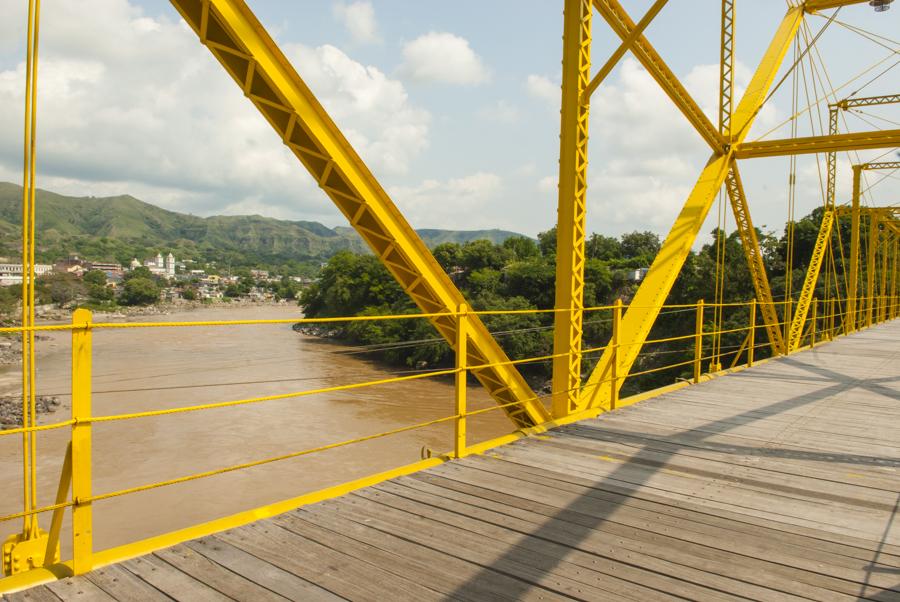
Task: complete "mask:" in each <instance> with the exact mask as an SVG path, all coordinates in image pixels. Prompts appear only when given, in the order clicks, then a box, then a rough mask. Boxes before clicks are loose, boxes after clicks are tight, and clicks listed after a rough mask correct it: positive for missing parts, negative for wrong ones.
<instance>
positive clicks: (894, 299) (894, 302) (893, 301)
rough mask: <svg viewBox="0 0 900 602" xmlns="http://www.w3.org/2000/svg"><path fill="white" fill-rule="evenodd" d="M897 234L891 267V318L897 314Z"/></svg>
mask: <svg viewBox="0 0 900 602" xmlns="http://www.w3.org/2000/svg"><path fill="white" fill-rule="evenodd" d="M898 242H900V241H898V240H897V235H896V234H895V235H894V253H893V255H894V259H893V267H892V268H891V318H894V317H895V316H896V315H897V309H898V308H897V267H898V266H897V247H898Z"/></svg>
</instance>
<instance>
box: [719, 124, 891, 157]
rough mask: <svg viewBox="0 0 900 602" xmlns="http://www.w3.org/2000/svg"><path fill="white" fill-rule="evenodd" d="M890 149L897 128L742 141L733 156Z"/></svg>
mask: <svg viewBox="0 0 900 602" xmlns="http://www.w3.org/2000/svg"><path fill="white" fill-rule="evenodd" d="M892 146H900V129H898V130H876V131H873V132H852V133H849V134H836V135H830V134H829V135H825V136H807V137H802V138H788V139H786V140H761V141H759V142H745V143H744V144H741V145H739V146H738V147H737V149H736V150H735V156H736V157H737V158H738V159H755V158H758V157H780V156H783V155H803V154H810V153H824V152H840V151H851V150H866V149H872V148H890V147H892Z"/></svg>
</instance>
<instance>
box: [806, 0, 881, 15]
mask: <svg viewBox="0 0 900 602" xmlns="http://www.w3.org/2000/svg"><path fill="white" fill-rule="evenodd" d="M867 1H868V0H807V1H806V2H805V3H804V4H803V9H804V10H805V11H806V12H808V13H814V12H816V11H819V10H828V9H829V8H837V7H839V6H849V5H850V4H862V3H863V2H867Z"/></svg>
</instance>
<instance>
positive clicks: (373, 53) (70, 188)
mask: <svg viewBox="0 0 900 602" xmlns="http://www.w3.org/2000/svg"><path fill="white" fill-rule="evenodd" d="M26 4H27V2H26V1H25V0H0V15H2V16H3V18H2V19H0V134H2V136H0V180H8V181H14V182H20V181H21V163H22V159H21V152H22V151H21V133H22V129H21V128H22V104H23V99H22V93H23V88H24V60H23V57H24V37H25V33H24V26H25V12H24V11H25V6H26ZM249 4H250V6H251V7H252V8H253V10H254V11H255V12H256V13H257V15H258V16H259V18H260V19H261V21H262V22H263V23H264V24H265V25H266V27H267V28H268V29H269V31H270V33H271V34H272V35H273V36H274V37H275V38H276V40H277V41H278V43H279V44H280V45H281V47H282V48H283V49H284V50H285V52H286V54H287V56H288V57H289V58H290V59H291V61H292V62H293V63H294V65H295V67H296V68H297V70H298V72H299V73H300V75H301V77H303V78H304V79H305V81H306V82H307V83H308V84H309V85H310V87H311V88H312V89H313V91H314V92H315V93H316V94H317V95H318V97H319V98H320V100H321V101H322V103H323V104H324V106H325V108H326V109H327V110H328V111H329V112H330V113H331V115H332V117H333V118H334V119H335V121H336V122H337V123H338V124H339V125H340V126H341V128H342V129H343V131H344V132H345V134H346V135H347V137H348V138H349V139H350V141H351V142H352V143H353V145H354V146H355V147H356V149H357V150H358V151H359V153H360V155H361V156H362V157H363V159H364V160H365V161H366V162H367V163H368V164H369V166H370V167H371V168H372V170H373V171H374V172H375V174H376V175H377V176H378V178H379V179H380V180H381V182H382V184H383V185H384V186H385V188H386V189H387V190H388V191H389V193H390V194H391V196H392V197H393V199H394V201H395V202H396V203H397V205H399V206H400V208H401V209H402V210H403V211H404V213H405V215H406V216H407V218H408V219H409V220H410V222H411V223H412V224H413V225H414V226H415V227H423V228H424V227H439V228H453V229H475V228H495V227H496V228H505V229H511V230H515V231H519V232H523V233H526V234H529V235H534V234H536V233H537V232H539V231H541V230H544V229H546V228H548V227H549V226H551V225H552V224H553V223H554V221H555V215H556V202H557V200H556V179H557V160H558V153H559V142H558V130H559V79H560V55H561V34H562V2H561V1H553V0H514V1H513V0H491V1H489V2H485V1H483V0H481V1H476V0H463V1H460V2H437V1H427V2H422V1H418V2H413V1H411V0H410V1H405V2H402V1H400V0H394V1H387V0H384V1H379V0H371V1H369V0H359V1H354V0H339V1H335V0H302V1H295V2H278V1H275V0H250V2H249ZM649 4H650V2H649V0H641V1H638V0H632V1H626V2H624V5H625V6H626V8H627V9H628V10H629V12H630V13H631V15H632V17H633V18H634V20H638V19H639V18H640V15H641V14H642V13H643V11H644V10H646V8H647V7H648V6H649ZM785 5H786V2H785V1H784V0H753V2H746V1H745V2H738V9H737V10H738V21H737V22H738V31H737V36H736V39H737V42H736V47H737V58H738V65H737V69H736V72H737V85H738V89H739V91H742V89H743V88H742V86H744V85H746V83H747V81H748V80H749V78H750V75H751V73H752V70H753V67H754V66H755V64H756V62H757V61H758V60H759V57H760V56H761V54H762V52H763V50H764V48H765V46H766V45H767V44H768V41H769V39H770V38H771V35H772V32H773V31H774V29H775V27H776V26H777V24H778V22H779V21H780V19H781V18H782V16H783V14H784V11H785ZM750 6H752V11H753V12H752V13H751V12H750V8H749V7H750ZM718 7H719V0H674V1H673V2H670V3H669V5H668V6H667V7H666V8H665V9H664V10H663V12H662V13H661V15H660V16H659V17H658V18H657V20H656V22H654V23H653V24H652V25H651V27H650V28H649V29H648V32H647V36H648V38H649V39H650V40H651V42H652V43H653V44H654V45H655V46H656V47H657V49H658V50H659V51H660V52H661V54H662V55H663V56H664V57H665V58H666V60H667V62H668V63H669V65H670V66H671V67H672V69H673V70H674V71H675V72H676V74H678V75H679V77H681V78H682V81H683V82H684V83H685V85H686V86H687V88H688V89H689V91H690V92H691V93H692V94H693V95H694V97H695V98H696V99H697V101H698V102H699V103H700V104H701V106H702V107H703V108H704V110H705V111H707V113H708V114H709V115H710V117H711V118H713V119H714V114H715V107H716V102H717V83H716V81H717V77H718V64H717V63H718V36H719V34H718V14H719V13H718V10H719V9H718ZM828 16H830V12H829V13H827V14H825V15H823V16H811V17H808V19H807V23H808V27H809V29H808V33H807V35H808V36H809V37H810V38H812V37H813V36H815V35H816V34H817V33H818V32H819V31H820V29H822V28H823V26H825V25H826V23H827V22H828V20H827V17H828ZM856 28H859V29H856ZM854 29H856V31H854ZM897 31H900V6H897V7H895V8H894V10H891V11H888V12H886V13H880V14H876V13H875V12H874V11H873V10H872V9H871V8H870V7H868V6H867V5H865V4H862V5H858V6H854V7H847V8H845V9H842V10H841V12H840V13H839V14H838V15H837V17H836V18H835V19H834V21H833V22H831V23H830V25H828V27H827V29H826V30H825V31H824V32H823V33H822V35H821V37H820V38H819V39H818V42H817V44H816V50H815V52H813V53H810V54H811V55H812V54H814V55H815V58H816V64H817V67H816V71H815V72H813V71H812V70H811V68H810V67H809V66H808V64H807V63H806V62H804V65H805V67H804V69H803V70H797V71H796V73H797V76H798V79H797V91H798V92H797V103H798V108H799V109H802V108H803V107H806V106H807V105H808V104H810V100H812V99H821V98H826V97H828V95H829V94H830V92H831V89H832V88H837V89H838V91H837V96H838V97H840V98H843V97H846V96H849V95H850V94H852V93H854V92H857V95H859V96H871V95H876V94H884V93H896V92H897V91H898V88H900V68H897V69H891V67H892V66H894V65H896V64H897V62H898V56H900V55H898V49H900V46H898V44H897V43H896V42H893V41H891V39H890V38H891V37H892V35H894V36H895V35H896V32H897ZM863 32H871V34H870V33H863ZM41 34H42V37H41V49H40V53H41V54H40V58H41V60H40V72H39V73H40V77H39V94H40V99H39V126H38V127H39V139H38V171H39V174H38V184H39V186H40V187H42V188H46V189H50V190H54V191H59V192H64V193H67V194H74V195H95V196H101V195H111V194H124V193H128V194H132V195H134V196H137V197H138V198H141V199H143V200H146V201H148V202H151V203H154V204H157V205H160V206H163V207H166V208H169V209H174V210H178V211H185V212H191V213H194V214H197V215H212V214H250V213H258V214H262V215H268V216H272V217H279V218H286V219H305V220H317V221H321V222H323V223H325V224H328V225H330V226H335V225H343V223H344V222H343V217H342V216H341V215H340V214H339V213H338V212H337V210H336V209H334V208H333V206H332V205H331V203H330V201H329V200H328V199H327V197H326V196H325V195H324V194H323V193H322V192H321V191H319V190H318V189H317V187H316V186H315V184H314V182H313V181H312V179H311V178H310V177H309V176H308V175H307V174H306V172H305V171H304V169H303V168H302V166H301V165H300V164H299V163H298V162H297V161H296V159H294V157H293V156H292V155H290V153H288V152H287V151H286V150H285V148H284V147H283V146H282V145H281V143H280V142H279V140H278V138H277V136H276V135H275V134H274V132H273V131H272V130H271V129H270V128H269V126H268V125H267V124H266V123H265V122H264V120H263V119H262V117H261V116H260V115H259V114H258V113H257V111H256V109H255V108H254V107H253V106H252V105H251V104H250V103H249V102H248V101H247V100H246V99H245V98H244V97H243V95H242V94H241V92H240V91H239V90H238V89H237V87H236V86H235V85H234V83H233V82H232V80H231V79H230V78H229V77H228V76H227V75H226V74H225V72H224V70H223V69H222V68H221V67H220V66H219V64H218V63H217V62H216V61H215V60H214V59H213V58H212V56H211V55H210V54H209V52H208V51H207V50H206V49H205V48H203V47H202V46H201V45H200V44H199V42H198V41H197V39H196V37H195V36H194V34H193V33H192V32H191V31H189V30H188V28H187V27H186V26H185V25H184V24H183V23H182V22H181V21H180V19H179V17H178V15H177V13H176V12H175V10H174V9H173V8H172V7H171V6H170V5H169V3H168V2H165V1H163V0H43V21H42V29H41ZM872 34H875V35H872ZM877 36H884V38H881V37H877ZM617 43H618V40H617V39H616V38H615V37H614V34H613V33H612V32H611V31H610V30H609V28H608V27H607V26H606V24H605V22H604V21H603V20H602V19H601V18H600V17H595V19H594V44H593V53H594V61H595V64H596V65H598V66H599V64H601V63H602V61H604V60H605V58H606V56H608V55H609V53H610V52H611V51H612V50H613V49H614V48H615V46H616V45H617ZM791 62H792V61H791V59H790V58H789V59H788V61H787V65H786V66H785V68H783V72H784V70H785V69H786V68H787V66H788V65H789V64H790V63H791ZM823 64H824V66H825V67H826V68H827V75H826V73H825V71H824V70H823V69H822V65H823ZM780 78H781V75H779V79H780ZM873 79H874V81H873V82H872V83H868V82H870V80H873ZM776 81H777V80H776ZM866 84H868V85H866ZM792 89H793V79H792V77H788V78H787V79H786V80H784V83H783V84H782V85H781V87H780V88H779V90H778V91H777V93H776V94H775V95H774V96H773V98H772V99H771V101H770V103H769V105H768V106H767V107H766V108H765V109H764V110H763V111H762V112H761V113H760V116H759V118H758V119H757V123H756V125H755V127H754V129H753V131H752V132H751V134H750V136H749V139H758V138H762V137H766V138H777V137H786V136H788V135H790V122H787V123H786V120H788V118H789V117H790V115H791V114H793V113H794V111H793V110H792V108H791V107H792V96H793V95H792ZM831 98H833V97H831ZM808 99H810V100H808ZM823 106H824V105H823V104H821V103H820V105H818V106H817V107H814V108H813V109H812V110H809V111H804V112H803V113H802V114H801V115H800V117H799V119H797V120H796V123H797V131H798V135H809V134H810V133H812V132H815V133H818V132H819V131H820V129H821V127H822V123H824V124H825V127H827V107H826V108H823ZM823 120H824V121H823ZM897 122H900V109H898V108H897V107H896V106H894V107H886V108H875V109H870V110H867V111H866V112H865V113H860V114H849V115H847V116H846V121H845V122H844V123H842V128H844V129H846V130H848V131H850V130H868V129H874V128H892V127H898V125H897ZM590 150H591V152H590V172H589V177H590V189H589V190H590V192H589V195H588V201H589V213H588V229H589V230H590V231H596V232H602V233H605V234H613V235H617V234H620V233H622V232H626V231H631V230H635V229H641V230H654V231H657V232H659V233H661V234H664V233H665V232H666V231H667V230H668V227H669V225H670V224H671V222H672V219H673V218H674V216H675V214H676V213H677V211H678V209H679V208H680V206H681V204H682V203H683V201H684V198H685V197H686V195H687V193H688V191H689V190H690V188H691V187H692V185H693V183H694V180H695V179H696V176H697V174H698V172H699V170H700V168H701V167H702V165H703V164H704V163H705V161H706V159H707V158H708V155H709V153H708V151H707V150H705V145H704V143H703V142H702V140H701V139H700V137H699V136H698V135H697V134H696V133H695V132H694V131H693V130H692V128H691V126H690V125H689V124H687V122H686V121H685V120H684V119H683V118H682V116H681V114H680V113H678V112H677V111H676V110H675V109H674V108H673V107H672V106H671V104H669V103H668V102H667V100H666V98H665V97H664V95H663V94H662V93H661V92H660V90H659V89H658V87H657V86H656V84H655V82H653V81H652V80H651V79H650V77H649V76H648V75H647V73H646V72H645V71H644V70H643V69H642V68H641V67H640V65H639V64H638V63H637V62H636V61H634V60H633V59H631V58H627V59H626V60H624V61H623V62H622V63H621V65H620V66H619V67H618V68H617V69H616V70H615V71H614V72H613V74H612V75H611V76H610V78H609V79H608V80H607V83H606V84H604V86H603V87H601V89H600V90H599V91H598V92H597V93H596V94H595V95H594V103H593V107H592V114H591V141H590ZM881 154H882V153H881V152H880V151H879V152H869V153H860V155H859V158H860V159H861V160H871V159H873V158H874V157H877V156H879V155H881ZM850 161H851V158H850V157H849V156H843V157H842V158H841V166H840V167H841V169H840V172H839V174H840V178H839V195H840V197H841V198H842V199H845V198H846V197H847V196H848V194H849V188H850V181H849V172H850V170H849V164H850ZM852 161H853V162H857V157H855V156H854V157H853V158H852ZM742 167H743V174H744V181H745V185H746V186H747V188H748V195H749V196H750V201H751V209H752V212H753V215H754V218H755V221H756V223H757V225H761V226H762V225H765V226H767V227H768V229H771V230H774V229H780V228H781V225H782V224H783V222H784V220H785V217H786V214H787V213H786V212H787V197H788V187H787V182H788V175H789V171H790V166H789V163H788V161H787V160H786V159H765V160H756V161H753V162H748V161H745V162H743V166H742ZM823 168H824V167H823V164H822V163H821V162H820V161H817V160H816V157H814V156H810V157H804V158H801V159H799V160H798V164H797V168H796V169H797V213H798V214H800V215H802V214H805V213H807V212H808V211H809V210H811V209H812V208H813V207H815V206H817V205H819V204H821V197H822V193H821V177H820V171H821V169H823ZM885 176H887V177H885ZM882 178H883V179H882ZM867 179H868V185H871V186H872V189H871V190H870V191H868V196H867V202H869V203H872V204H876V205H878V204H881V205H884V204H893V203H896V202H897V197H898V195H900V175H898V174H891V173H882V172H872V173H870V174H868V175H867ZM711 215H713V216H714V215H715V210H713V211H712V212H711ZM711 219H712V218H711ZM713 224H714V222H712V221H710V222H709V223H708V224H707V228H706V230H707V231H708V230H709V229H710V228H712V226H713ZM729 224H730V222H729ZM730 228H733V226H732V225H729V229H730Z"/></svg>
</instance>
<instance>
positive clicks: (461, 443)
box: [453, 303, 469, 458]
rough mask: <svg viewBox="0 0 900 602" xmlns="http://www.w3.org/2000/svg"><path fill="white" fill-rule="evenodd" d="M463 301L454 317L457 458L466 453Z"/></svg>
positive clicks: (466, 320) (464, 305)
mask: <svg viewBox="0 0 900 602" xmlns="http://www.w3.org/2000/svg"><path fill="white" fill-rule="evenodd" d="M467 311H468V309H467V307H466V304H465V303H460V304H459V315H458V316H457V317H456V436H455V437H454V446H453V451H454V455H455V456H456V457H457V458H462V457H463V456H465V455H466V413H467V412H468V409H467V404H466V377H467V375H468V373H467V372H466V354H467V353H468V349H467V347H468V338H469V335H468V332H467V331H468V328H469V317H468V315H467Z"/></svg>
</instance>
